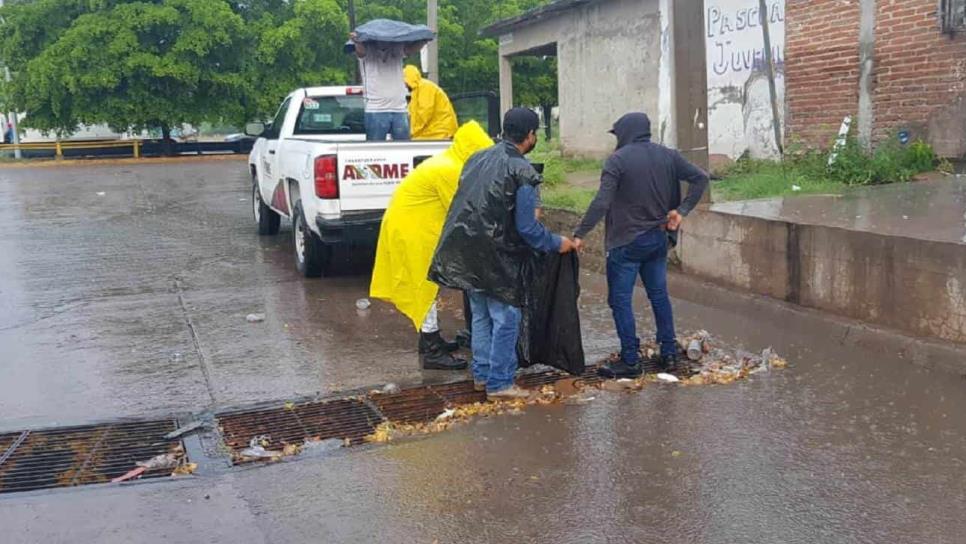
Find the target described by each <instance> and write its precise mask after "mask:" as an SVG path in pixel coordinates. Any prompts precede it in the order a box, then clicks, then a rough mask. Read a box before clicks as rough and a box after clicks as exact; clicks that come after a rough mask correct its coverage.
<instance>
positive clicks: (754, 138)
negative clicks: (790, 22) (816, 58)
mask: <svg viewBox="0 0 966 544" xmlns="http://www.w3.org/2000/svg"><path fill="white" fill-rule="evenodd" d="M767 4H768V22H769V30H770V38H771V45H772V56H773V58H774V61H775V83H776V87H777V90H778V112H779V116H780V117H782V119H780V121H781V122H782V123H783V125H782V126H783V127H784V119H783V117H784V111H785V76H784V72H785V0H768V2H767ZM759 17H760V9H759V1H758V0H705V30H706V34H705V37H706V40H707V41H706V47H707V61H708V147H709V149H708V152H709V153H710V154H711V155H726V156H728V157H729V158H732V159H735V158H738V157H739V156H741V155H742V154H743V153H744V152H745V151H748V152H749V154H750V155H751V156H752V157H754V158H773V157H777V155H778V148H777V146H776V145H775V137H774V129H773V128H772V110H771V102H770V96H769V91H768V79H767V77H766V76H765V71H764V62H763V61H764V38H763V36H762V28H761V25H760V24H759ZM782 134H784V128H783V129H782Z"/></svg>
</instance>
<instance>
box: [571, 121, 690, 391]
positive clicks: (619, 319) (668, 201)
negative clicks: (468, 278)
mask: <svg viewBox="0 0 966 544" xmlns="http://www.w3.org/2000/svg"><path fill="white" fill-rule="evenodd" d="M611 133H613V134H614V135H615V136H617V150H616V151H615V152H614V153H613V154H612V155H611V156H610V157H609V158H608V159H607V161H606V162H605V163H604V169H603V172H602V173H601V177H600V190H599V191H598V192H597V196H596V197H594V200H593V202H592V203H591V205H590V208H589V209H588V210H587V213H586V215H584V218H583V220H582V221H581V222H580V226H578V227H577V230H576V231H575V232H574V242H575V244H576V246H577V249H578V250H579V249H580V248H581V247H582V245H583V241H582V239H583V238H585V237H586V235H587V234H588V233H589V232H590V231H591V230H593V228H594V227H595V226H596V225H597V223H599V222H600V220H601V219H604V218H605V217H606V223H605V228H606V232H605V235H604V238H605V242H606V246H607V293H608V295H607V302H608V304H609V305H610V308H611V312H612V313H613V314H614V325H615V327H616V329H617V336H618V337H620V341H621V354H620V355H621V356H620V360H618V361H613V362H609V363H607V364H605V365H603V366H601V368H600V370H599V373H600V374H601V375H602V376H604V377H607V378H634V377H637V376H640V375H641V373H642V367H641V355H640V351H639V350H640V347H641V341H640V338H638V337H637V326H636V324H635V319H634V307H633V297H634V286H635V284H636V283H637V278H638V277H640V278H641V281H643V283H644V290H645V292H646V293H647V298H648V300H650V301H651V310H653V312H654V322H655V325H656V327H657V341H658V343H659V344H660V346H661V351H660V353H659V354H658V355H656V358H657V360H656V361H655V362H656V363H657V364H658V366H659V367H661V368H663V369H666V370H673V369H675V367H677V365H678V349H677V338H676V337H675V334H674V315H673V312H672V309H671V299H670V297H669V296H668V291H667V254H668V245H669V242H668V231H677V229H678V228H679V227H680V225H681V221H682V219H683V218H684V217H685V216H687V215H688V213H689V212H690V211H691V210H692V209H694V207H695V206H696V205H697V204H698V202H699V201H700V200H701V195H702V194H703V193H704V190H705V188H707V186H708V174H707V173H705V172H704V171H703V170H701V169H700V168H698V167H697V166H695V165H693V164H691V163H690V162H688V161H687V160H685V159H684V158H683V157H682V156H681V154H680V153H678V152H677V151H674V150H672V149H668V148H666V147H664V146H662V145H658V144H656V143H653V142H651V121H650V119H648V117H647V115H646V114H644V113H628V114H626V115H624V116H623V117H621V118H620V119H619V120H618V121H617V122H616V123H614V127H613V129H612V130H611ZM681 181H686V182H688V184H689V188H688V194H687V197H685V198H684V200H683V202H682V199H681V184H680V182H681Z"/></svg>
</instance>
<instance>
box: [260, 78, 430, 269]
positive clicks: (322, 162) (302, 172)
mask: <svg viewBox="0 0 966 544" xmlns="http://www.w3.org/2000/svg"><path fill="white" fill-rule="evenodd" d="M364 117H365V111H364V98H363V89H362V87H355V86H339V87H309V88H304V89H298V90H296V91H294V92H292V93H291V94H289V95H288V96H287V97H286V98H285V100H284V101H283V102H282V104H281V106H279V108H278V112H277V113H276V114H275V118H274V119H273V120H272V121H271V123H269V124H267V125H265V124H262V123H251V124H249V125H248V126H247V127H246V131H245V132H246V133H247V134H249V135H251V136H256V137H257V140H256V141H255V144H254V146H253V148H252V151H251V154H250V155H249V158H248V165H249V170H250V173H251V176H252V207H253V213H254V218H255V222H256V223H257V224H258V233H259V234H262V235H273V234H276V233H277V232H278V230H279V223H280V220H281V217H286V218H291V219H292V222H293V223H292V225H293V229H294V239H295V258H296V265H297V266H298V269H299V271H300V272H302V274H304V275H305V276H307V277H315V276H319V275H322V274H323V273H325V272H326V270H327V268H328V264H329V260H330V256H331V254H332V246H333V245H335V244H351V245H362V246H374V245H375V244H376V241H377V239H378V236H379V226H380V223H381V221H382V216H383V213H384V212H385V210H386V206H388V204H389V199H390V197H391V196H392V193H393V191H395V189H396V186H398V185H399V182H400V181H401V180H402V178H404V177H405V176H406V175H407V174H408V173H409V171H410V170H412V169H413V168H415V166H416V165H417V164H419V162H421V161H422V160H423V159H425V158H427V157H430V156H432V155H434V154H436V153H439V152H440V151H443V150H445V149H446V148H447V147H448V146H449V142H448V141H428V140H416V141H398V142H394V141H385V142H367V141H366V136H365V126H364Z"/></svg>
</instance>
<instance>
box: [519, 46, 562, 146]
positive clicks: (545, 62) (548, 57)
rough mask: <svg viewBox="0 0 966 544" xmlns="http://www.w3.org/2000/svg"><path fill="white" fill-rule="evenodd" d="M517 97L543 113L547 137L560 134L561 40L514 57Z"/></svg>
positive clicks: (522, 104) (541, 117) (522, 103)
mask: <svg viewBox="0 0 966 544" xmlns="http://www.w3.org/2000/svg"><path fill="white" fill-rule="evenodd" d="M511 62H512V65H513V99H514V100H513V101H514V103H515V105H518V106H526V107H528V108H532V109H533V110H535V111H536V112H537V113H538V114H539V115H540V123H541V125H542V127H543V130H544V134H543V138H544V139H545V140H547V141H550V140H552V139H553V137H555V136H557V116H556V110H557V105H558V104H559V103H560V100H559V98H558V96H559V94H558V92H557V44H556V43H550V44H547V45H544V46H541V47H538V48H536V49H531V50H529V51H526V52H523V53H520V54H518V55H515V56H513V57H512V60H511Z"/></svg>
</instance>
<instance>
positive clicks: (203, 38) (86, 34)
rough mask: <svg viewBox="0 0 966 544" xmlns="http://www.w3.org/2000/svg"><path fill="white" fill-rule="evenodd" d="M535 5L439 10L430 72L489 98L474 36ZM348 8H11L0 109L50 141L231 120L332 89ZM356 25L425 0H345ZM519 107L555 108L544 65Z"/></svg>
mask: <svg viewBox="0 0 966 544" xmlns="http://www.w3.org/2000/svg"><path fill="white" fill-rule="evenodd" d="M541 3H543V2H542V1H541V0H504V1H496V2H494V1H493V0H440V7H439V36H438V39H439V48H440V75H441V83H442V85H443V87H444V88H445V89H446V90H447V91H449V92H450V93H458V92H464V91H472V90H497V88H498V70H497V50H498V48H497V43H496V40H495V39H493V38H485V37H482V36H480V34H479V32H480V29H482V28H483V27H485V26H486V25H488V24H490V23H492V22H494V21H496V20H499V19H503V18H507V17H511V16H515V15H518V14H520V13H521V12H523V11H524V10H526V9H530V8H533V7H535V6H537V5H539V4H541ZM347 4H348V0H203V1H202V0H31V1H19V0H8V2H7V5H6V6H5V7H3V8H0V18H2V23H0V58H2V60H3V62H4V63H5V64H6V65H7V66H9V67H10V68H11V70H12V81H11V82H9V83H7V84H4V85H2V93H0V100H2V101H3V108H4V109H8V110H17V111H21V112H26V114H27V116H26V118H25V119H24V125H25V126H30V127H33V128H38V129H41V130H44V131H50V132H55V133H59V134H66V133H70V132H72V131H73V130H75V128H76V127H77V125H78V124H80V123H86V124H99V123H106V124H109V125H110V126H112V127H114V128H115V129H118V130H126V129H132V128H133V129H139V128H143V127H160V128H162V132H163V134H164V135H165V136H167V135H168V133H169V127H171V126H174V125H176V124H179V123H183V122H188V123H193V124H200V123H201V122H202V121H211V122H215V123H219V122H229V123H235V124H241V123H242V122H244V121H246V120H251V119H253V118H257V117H265V116H267V115H269V114H271V113H273V112H274V110H275V108H276V107H277V106H278V103H279V102H280V101H281V99H282V97H283V96H285V94H287V93H288V92H290V91H291V90H292V89H294V88H298V87H305V86H313V85H331V84H336V85H338V84H343V83H346V82H348V81H350V79H351V74H352V73H353V72H354V71H355V66H354V65H355V62H356V61H355V58H354V57H352V56H349V55H346V54H344V53H343V51H342V46H343V44H344V42H345V40H346V38H347V35H348V32H349V24H348V16H347ZM356 5H357V19H358V21H357V23H359V24H361V23H364V22H366V21H369V20H371V19H374V18H392V19H399V20H404V21H412V22H419V21H423V20H425V17H426V4H425V0H356ZM520 62H522V63H525V64H526V66H525V67H521V68H520V69H518V70H516V73H515V76H516V81H517V84H516V85H515V88H516V89H517V92H518V97H519V100H518V102H519V103H524V104H527V105H533V106H536V105H545V104H547V103H550V102H551V101H552V103H553V104H555V103H556V76H555V69H554V68H553V67H552V66H553V65H552V61H551V62H542V61H540V62H538V61H535V60H533V59H524V60H521V61H520Z"/></svg>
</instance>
